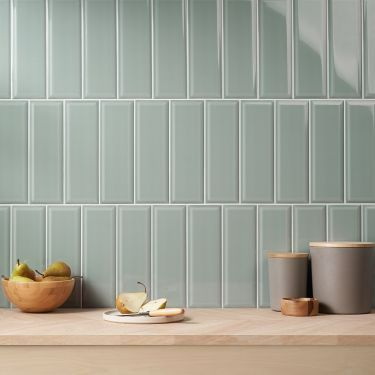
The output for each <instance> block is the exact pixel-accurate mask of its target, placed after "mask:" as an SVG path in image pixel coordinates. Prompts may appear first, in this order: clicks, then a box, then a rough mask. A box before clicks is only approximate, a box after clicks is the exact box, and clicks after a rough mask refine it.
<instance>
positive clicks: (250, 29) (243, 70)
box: [223, 0, 257, 98]
mask: <svg viewBox="0 0 375 375" xmlns="http://www.w3.org/2000/svg"><path fill="white" fill-rule="evenodd" d="M223 11H224V35H223V38H224V95H225V97H226V98H253V97H255V96H256V74H257V72H256V58H257V56H256V49H257V45H256V43H257V21H256V17H257V15H256V1H255V0H240V1H238V0H224V9H223Z"/></svg>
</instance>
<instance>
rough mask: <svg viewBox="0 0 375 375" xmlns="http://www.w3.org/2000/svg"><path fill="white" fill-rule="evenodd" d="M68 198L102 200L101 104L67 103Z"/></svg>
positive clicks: (88, 200) (88, 102)
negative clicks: (100, 188)
mask: <svg viewBox="0 0 375 375" xmlns="http://www.w3.org/2000/svg"><path fill="white" fill-rule="evenodd" d="M65 118H66V150H65V152H66V156H65V157H66V200H67V203H96V202H98V184H99V176H98V174H99V172H98V105H97V103H96V102H90V101H85V102H79V101H77V102H68V103H66V115H65Z"/></svg>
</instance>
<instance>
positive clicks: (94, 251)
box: [82, 206, 116, 307]
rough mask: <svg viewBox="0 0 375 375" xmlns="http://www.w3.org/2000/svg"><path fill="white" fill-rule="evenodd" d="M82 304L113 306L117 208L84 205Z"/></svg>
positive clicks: (114, 295)
mask: <svg viewBox="0 0 375 375" xmlns="http://www.w3.org/2000/svg"><path fill="white" fill-rule="evenodd" d="M82 235H83V253H82V256H83V258H82V261H83V288H82V304H83V307H108V306H113V305H114V301H115V298H116V209H115V207H113V206H106V207H103V206H102V207H100V206H90V207H84V208H83V234H82Z"/></svg>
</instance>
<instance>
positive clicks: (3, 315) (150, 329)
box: [0, 309, 375, 346]
mask: <svg viewBox="0 0 375 375" xmlns="http://www.w3.org/2000/svg"><path fill="white" fill-rule="evenodd" d="M106 310H108V309H88V310H80V309H70V310H58V311H57V312H55V313H49V314H26V313H22V312H20V311H18V310H10V309H0V345H151V346H152V345H359V346H363V345H371V346H375V313H372V314H365V315H319V316H316V317H306V318H305V317H303V318H294V317H287V316H283V315H281V313H277V312H274V311H271V310H269V309H259V310H257V309H188V310H187V311H186V316H187V318H186V320H185V321H184V322H179V323H169V324H143V325H142V324H120V323H110V322H106V321H103V320H102V313H103V312H104V311H106Z"/></svg>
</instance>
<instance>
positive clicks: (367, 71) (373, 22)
mask: <svg viewBox="0 0 375 375" xmlns="http://www.w3.org/2000/svg"><path fill="white" fill-rule="evenodd" d="M363 7H364V11H363V22H364V25H363V54H364V62H363V64H364V72H363V74H364V85H365V87H364V89H365V90H364V91H365V97H366V98H375V71H374V65H375V2H374V1H373V0H364V2H363Z"/></svg>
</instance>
